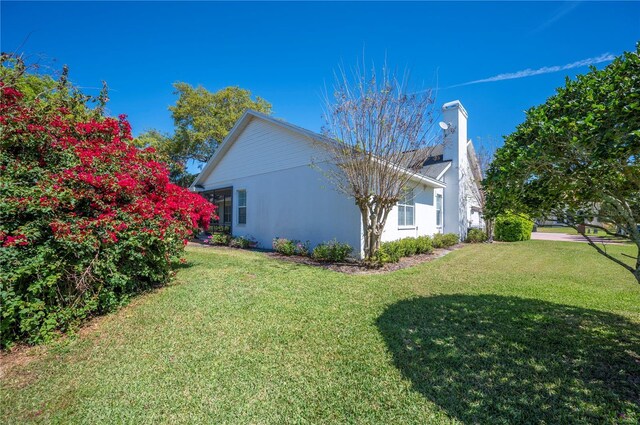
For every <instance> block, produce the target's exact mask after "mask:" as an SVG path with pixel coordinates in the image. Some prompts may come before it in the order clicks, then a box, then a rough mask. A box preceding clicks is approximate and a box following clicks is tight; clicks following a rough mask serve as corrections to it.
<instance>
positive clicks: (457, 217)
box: [191, 101, 481, 254]
mask: <svg viewBox="0 0 640 425" xmlns="http://www.w3.org/2000/svg"><path fill="white" fill-rule="evenodd" d="M443 119H444V121H445V122H446V123H447V124H448V126H449V128H448V130H445V135H444V143H443V144H440V145H437V146H434V147H432V148H430V149H431V152H430V157H429V159H428V160H427V161H426V162H425V163H424V164H423V166H422V168H421V169H420V171H419V172H418V173H415V174H414V175H413V176H412V178H411V181H412V185H413V187H412V188H411V190H410V191H409V193H408V194H407V196H406V197H405V199H403V200H401V201H400V202H399V204H398V206H396V207H395V208H394V209H393V210H392V211H391V213H390V214H389V217H388V219H387V223H386V226H385V229H384V232H383V235H382V240H383V241H390V240H396V239H400V238H405V237H410V236H419V235H432V234H434V233H450V232H452V233H456V234H459V235H460V236H461V237H464V236H465V235H466V232H467V229H468V228H469V227H471V226H479V225H480V224H481V218H480V214H479V209H478V206H479V203H478V202H477V201H475V200H474V198H475V197H474V196H473V193H472V190H470V188H474V187H475V190H477V186H476V184H475V182H476V181H477V180H475V179H474V177H473V174H474V171H473V164H476V165H477V163H476V162H475V154H474V152H473V145H472V144H471V141H469V140H467V112H466V111H465V110H464V108H463V107H462V105H461V104H460V102H459V101H454V102H449V103H447V104H445V105H444V106H443ZM324 143H327V139H326V138H325V137H323V136H321V135H319V134H316V133H314V132H312V131H309V130H305V129H303V128H300V127H298V126H295V125H292V124H289V123H287V122H284V121H280V120H278V119H275V118H273V117H270V116H267V115H264V114H261V113H258V112H254V111H247V112H246V113H245V114H244V115H243V116H242V117H241V118H240V119H239V120H238V122H237V123H236V125H235V126H234V127H233V129H232V130H231V131H230V132H229V135H228V136H227V137H226V138H225V140H224V141H223V142H222V144H221V145H220V147H219V148H218V149H217V150H216V152H215V154H214V155H213V156H212V157H211V159H210V160H209V161H208V162H207V164H206V165H205V166H204V168H203V170H202V172H201V173H200V174H199V175H198V177H197V178H196V179H195V181H194V182H193V184H192V185H191V190H193V191H196V192H199V193H201V194H202V195H203V196H204V197H206V198H207V199H209V200H211V202H213V203H215V204H216V205H217V206H218V210H217V214H218V216H219V220H218V223H217V224H218V225H219V226H224V227H225V228H226V229H228V230H229V231H230V232H231V234H232V235H234V236H251V237H253V238H255V239H257V241H258V243H259V244H260V246H262V247H267V248H268V247H270V246H271V242H272V240H273V238H274V237H284V238H288V239H298V240H302V241H307V240H308V241H310V242H311V244H312V246H315V245H316V244H319V243H321V242H324V241H329V240H332V239H337V240H338V241H340V242H346V243H348V244H350V245H351V246H352V247H354V253H356V254H358V253H360V254H361V253H362V224H361V218H360V211H359V210H358V208H357V207H356V205H355V202H354V200H353V199H352V198H349V197H348V196H347V195H345V194H343V193H341V192H338V191H337V190H336V189H335V188H334V187H333V184H332V183H331V181H330V180H329V179H328V178H327V174H326V172H324V171H323V170H327V169H330V168H331V167H335V165H333V164H332V163H331V161H330V158H329V154H328V153H327V151H326V150H325V149H324V148H323V144H324ZM470 156H471V158H470Z"/></svg>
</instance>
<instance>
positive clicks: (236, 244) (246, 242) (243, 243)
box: [229, 236, 258, 249]
mask: <svg viewBox="0 0 640 425" xmlns="http://www.w3.org/2000/svg"><path fill="white" fill-rule="evenodd" d="M229 246H230V247H232V248H242V249H247V248H255V247H256V246H258V242H257V241H256V240H255V239H253V238H250V237H249V238H246V237H244V236H238V237H236V238H233V239H231V241H230V242H229Z"/></svg>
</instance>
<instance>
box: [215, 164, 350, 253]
mask: <svg viewBox="0 0 640 425" xmlns="http://www.w3.org/2000/svg"><path fill="white" fill-rule="evenodd" d="M216 185H217V187H218V188H223V187H229V186H232V187H233V195H234V196H233V225H232V233H233V236H251V237H253V238H255V239H257V240H258V243H259V244H260V247H262V248H271V243H272V240H273V238H274V237H284V238H287V239H298V240H301V241H307V240H309V241H310V242H311V247H312V248H313V247H314V246H315V245H317V244H319V243H321V242H325V241H329V240H331V239H334V238H335V239H337V240H338V241H340V242H346V243H348V244H349V245H351V246H352V247H353V248H354V253H355V254H357V253H358V252H360V229H361V224H360V212H359V211H358V209H357V207H356V206H355V203H354V202H353V200H351V199H349V198H347V197H346V196H345V195H343V194H341V193H338V192H337V191H335V190H334V189H333V188H332V187H331V185H330V183H329V182H328V181H327V180H326V178H325V177H324V175H323V174H322V173H321V172H320V171H318V170H317V169H315V168H313V167H311V166H308V165H303V166H300V167H295V168H289V169H286V170H280V171H274V172H270V173H264V174H260V175H256V176H247V177H241V178H237V179H232V180H227V181H218V182H216ZM238 190H246V193H247V223H246V224H238V205H237V200H238V197H237V191H238Z"/></svg>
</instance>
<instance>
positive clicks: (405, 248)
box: [398, 238, 418, 257]
mask: <svg viewBox="0 0 640 425" xmlns="http://www.w3.org/2000/svg"><path fill="white" fill-rule="evenodd" d="M398 242H399V243H400V250H401V251H402V256H403V257H411V256H412V255H416V254H417V253H418V244H417V242H416V238H404V239H400V240H399V241H398Z"/></svg>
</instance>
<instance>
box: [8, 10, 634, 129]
mask: <svg viewBox="0 0 640 425" xmlns="http://www.w3.org/2000/svg"><path fill="white" fill-rule="evenodd" d="M0 4H1V6H0V8H1V33H0V35H1V39H0V46H1V48H2V50H3V51H20V52H24V53H25V55H27V57H28V58H30V59H31V60H37V61H38V62H40V63H41V64H43V65H45V66H48V67H51V69H59V68H60V67H61V66H62V65H63V64H67V65H68V66H69V67H70V71H71V74H70V75H71V79H72V81H73V82H75V83H76V84H78V85H80V86H82V87H86V91H87V92H93V93H96V92H97V91H96V90H95V89H92V88H95V87H99V86H100V82H101V81H102V80H105V81H107V83H108V84H109V87H110V88H111V92H110V98H111V102H110V106H109V109H110V112H111V113H112V114H114V115H117V114H120V113H126V114H128V115H129V118H130V120H131V123H132V126H133V131H134V134H139V133H140V132H142V131H144V130H146V129H149V128H157V129H160V130H163V131H171V130H172V128H173V125H172V121H171V117H170V115H169V112H168V111H167V107H168V106H169V105H171V104H173V103H174V102H175V96H174V95H173V93H172V86H171V84H172V83H173V82H175V81H185V82H187V83H190V84H193V85H198V84H200V85H203V86H204V87H206V88H207V89H209V90H211V91H215V90H218V89H220V88H222V87H225V86H229V85H239V86H241V87H244V88H247V89H249V90H251V91H252V92H253V93H254V94H256V95H259V96H261V97H263V98H265V99H267V100H268V101H270V102H271V103H272V104H273V111H274V114H275V115H276V116H278V117H281V118H283V119H285V120H287V121H289V122H291V123H294V124H298V125H301V126H304V127H306V128H309V129H311V130H315V131H319V129H320V126H321V125H322V118H321V107H322V100H321V94H322V93H323V90H324V86H325V84H330V83H331V81H332V75H333V74H332V73H333V71H334V70H335V69H337V67H338V66H339V65H340V64H344V65H346V66H351V65H353V64H355V63H356V61H357V60H358V59H361V58H362V55H363V52H364V54H365V57H366V58H367V60H368V61H375V62H377V63H381V62H382V61H383V59H384V58H385V57H386V58H387V62H388V63H389V64H390V65H392V66H397V67H399V68H400V69H403V68H405V67H406V68H408V69H410V70H411V74H412V76H413V81H414V82H415V83H418V84H424V85H425V86H427V87H429V86H435V85H436V84H437V85H438V87H439V91H438V97H437V102H438V103H439V104H442V103H444V102H447V101H450V100H454V99H459V100H460V101H461V102H462V103H463V104H464V106H465V107H466V109H467V111H468V112H469V115H470V117H469V137H471V138H473V139H474V140H477V139H478V138H480V139H481V140H486V139H489V138H492V137H493V138H496V139H499V138H500V136H502V135H506V134H509V133H511V132H512V131H513V130H514V129H515V126H516V125H517V124H518V123H520V122H521V121H522V120H523V118H524V111H525V110H526V109H528V108H529V107H531V106H534V105H536V104H539V103H542V102H544V101H545V99H546V98H547V97H549V96H550V95H552V94H553V93H554V90H555V88H556V87H558V86H561V85H563V83H564V79H565V77H566V76H569V77H574V76H575V75H576V74H579V73H584V72H586V71H588V67H587V65H585V64H586V63H589V62H598V61H599V63H598V64H597V65H596V66H597V67H599V68H600V67H603V66H605V65H606V64H607V63H608V62H609V60H608V58H609V57H610V55H619V54H621V53H622V52H623V51H625V50H627V51H628V50H632V49H634V46H635V44H636V42H637V41H638V40H640V2H620V3H617V2H532V3H529V2H513V3H511V2H447V3H441V2H422V3H418V2H409V3H386V2H375V3H364V2H355V3H340V2H329V3H293V2H281V3H267V2H258V3H249V2H237V3H221V2H190V3H186V2H183V3H173V2H100V3H96V2H14V1H6V0H4V1H2V2H1V3H0ZM607 55H609V56H607ZM553 67H555V68H553ZM557 69H560V71H556V72H552V71H554V70H557ZM505 74H507V75H505ZM530 74H537V75H532V76H528V77H527V76H526V75H530ZM514 77H518V78H514ZM481 80H489V81H484V82H482V81H481ZM468 82H475V83H472V84H466V85H464V84H465V83H468ZM452 86H454V87H452Z"/></svg>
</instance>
